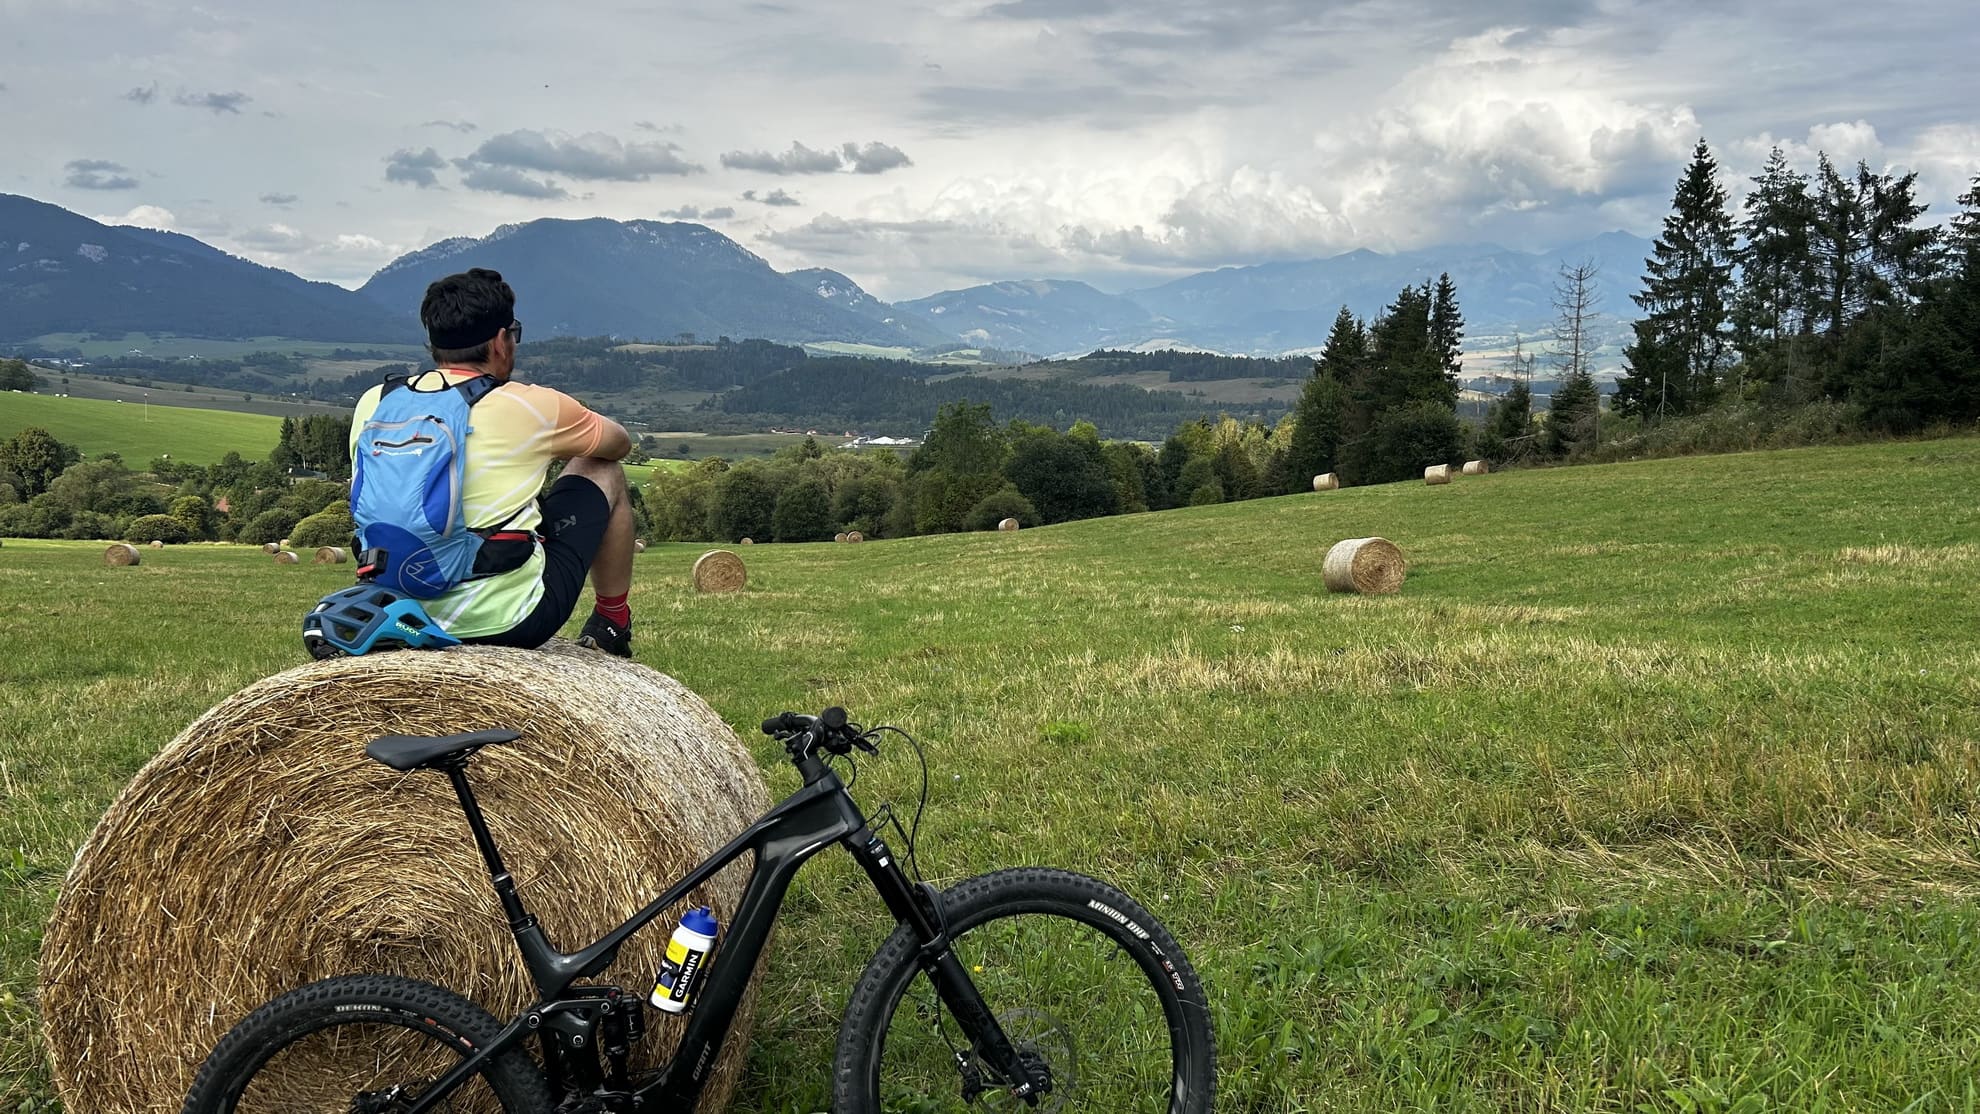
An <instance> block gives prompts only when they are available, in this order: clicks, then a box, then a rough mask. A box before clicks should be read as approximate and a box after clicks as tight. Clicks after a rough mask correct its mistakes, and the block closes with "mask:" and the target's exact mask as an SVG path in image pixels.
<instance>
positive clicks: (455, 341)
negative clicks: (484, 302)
mask: <svg viewBox="0 0 1980 1114" xmlns="http://www.w3.org/2000/svg"><path fill="white" fill-rule="evenodd" d="M514 319H515V317H514V311H513V310H506V309H490V310H489V311H487V312H486V313H483V314H482V315H481V316H480V317H477V318H475V319H474V320H472V321H469V322H468V323H467V324H465V325H457V326H455V327H454V328H451V329H428V330H426V339H427V340H428V341H430V342H431V343H432V345H433V347H435V348H438V349H441V350H442V351H453V352H458V351H460V350H461V349H463V348H474V347H477V346H479V345H483V344H486V343H488V342H489V341H491V340H494V339H495V334H496V333H499V332H501V331H502V330H503V329H506V328H508V327H509V322H510V321H513V320H514Z"/></svg>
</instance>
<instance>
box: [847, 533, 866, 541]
mask: <svg viewBox="0 0 1980 1114" xmlns="http://www.w3.org/2000/svg"><path fill="white" fill-rule="evenodd" d="M846 540H847V541H849V542H863V541H865V540H866V535H865V534H862V533H860V532H859V531H858V530H847V531H846Z"/></svg>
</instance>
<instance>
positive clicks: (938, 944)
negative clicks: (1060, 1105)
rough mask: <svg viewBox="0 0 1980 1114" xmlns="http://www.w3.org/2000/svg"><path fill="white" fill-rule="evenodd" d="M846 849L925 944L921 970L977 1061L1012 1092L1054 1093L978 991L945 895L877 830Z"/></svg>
mask: <svg viewBox="0 0 1980 1114" xmlns="http://www.w3.org/2000/svg"><path fill="white" fill-rule="evenodd" d="M845 844H846V848H847V849H848V850H850V851H851V852H852V854H853V858H855V859H857V860H859V865H860V867H861V868H862V869H864V870H865V871H866V876H867V877H868V878H869V879H871V880H872V882H873V886H874V888H875V889H877V890H879V891H880V898H881V900H883V901H885V902H886V903H887V909H888V911H889V912H891V913H893V914H894V919H895V920H897V921H899V922H900V923H902V924H904V925H907V926H909V927H910V928H912V929H913V930H914V933H915V935H916V937H917V938H919V939H920V940H921V955H920V961H921V970H922V973H923V974H925V975H927V976H928V981H929V982H930V983H933V984H934V986H935V993H936V994H937V995H938V996H939V997H940V998H941V999H942V1004H943V1005H944V1006H945V1007H947V1008H948V1011H949V1014H950V1016H952V1017H954V1018H955V1019H956V1024H957V1025H958V1026H959V1027H961V1029H962V1031H963V1035H964V1036H965V1037H966V1038H967V1039H968V1040H969V1043H970V1046H971V1048H972V1049H973V1050H974V1051H975V1053H976V1056H977V1059H978V1061H979V1062H980V1063H982V1064H983V1065H984V1066H985V1067H987V1068H989V1069H990V1070H991V1071H993V1072H995V1073H996V1074H997V1075H998V1076H999V1077H1000V1078H1001V1079H1003V1080H1004V1081H1005V1084H1006V1085H1007V1087H1008V1089H1009V1090H1010V1093H1011V1094H1012V1095H1013V1096H1015V1097H1017V1098H1021V1099H1024V1100H1025V1101H1026V1102H1028V1103H1033V1104H1035V1103H1036V1102H1037V1101H1038V1099H1037V1096H1038V1095H1040V1094H1043V1093H1045V1092H1047V1091H1049V1090H1051V1088H1052V1084H1051V1080H1050V1078H1049V1077H1047V1076H1043V1075H1034V1074H1033V1073H1032V1072H1031V1071H1030V1070H1029V1069H1028V1068H1027V1067H1026V1066H1025V1064H1024V1061H1023V1058H1022V1057H1020V1056H1019V1055H1018V1051H1017V1048H1016V1046H1014V1045H1012V1044H1011V1039H1010V1037H1009V1036H1008V1035H1006V1034H1005V1032H1004V1027H1003V1026H1002V1025H1001V1024H999V1023H998V1021H997V1015H996V1014H995V1013H994V1012H992V1011H991V1009H990V1006H989V1004H988V1003H986V1002H985V1001H984V1000H983V995H982V994H980V993H978V992H977V989H976V984H975V983H974V982H973V981H971V980H970V977H969V972H968V971H966V970H964V969H963V964H962V960H960V959H957V958H956V953H955V951H954V950H953V949H952V948H951V947H950V939H949V927H948V921H947V919H946V918H945V917H944V916H943V913H942V904H941V903H942V899H941V895H940V894H938V893H936V892H935V888H934V887H933V886H929V885H927V884H925V883H924V884H922V885H919V886H917V885H915V884H913V883H911V882H909V881H908V877H907V874H906V873H905V872H903V871H902V870H901V867H900V864H899V863H898V862H896V861H895V859H894V855H893V852H891V851H890V850H888V848H887V844H886V843H885V841H883V840H882V839H881V838H880V837H879V835H877V834H876V833H874V831H873V830H872V829H871V828H868V827H866V826H865V825H861V826H860V828H859V830H858V831H856V832H854V833H852V834H851V835H849V836H847V837H846V839H845Z"/></svg>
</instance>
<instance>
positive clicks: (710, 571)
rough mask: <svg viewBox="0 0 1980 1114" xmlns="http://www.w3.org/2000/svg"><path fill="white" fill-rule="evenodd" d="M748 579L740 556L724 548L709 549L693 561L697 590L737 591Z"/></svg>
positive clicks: (695, 588)
mask: <svg viewBox="0 0 1980 1114" xmlns="http://www.w3.org/2000/svg"><path fill="white" fill-rule="evenodd" d="M748 579H749V573H748V571H747V570H745V569H744V568H743V561H742V558H740V557H738V556H736V555H735V554H733V553H731V552H729V551H728V550H726V549H711V550H709V551H708V552H706V553H704V554H702V555H701V558H700V559H699V560H697V561H696V562H695V563H694V590H695V591H697V592H739V591H741V590H742V586H743V584H744V582H746V581H747V580H748Z"/></svg>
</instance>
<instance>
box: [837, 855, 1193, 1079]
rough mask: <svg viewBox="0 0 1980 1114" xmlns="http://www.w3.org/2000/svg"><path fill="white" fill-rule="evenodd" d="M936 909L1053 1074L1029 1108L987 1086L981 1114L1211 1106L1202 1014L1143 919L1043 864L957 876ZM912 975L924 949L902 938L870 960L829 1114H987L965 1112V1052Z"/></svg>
mask: <svg viewBox="0 0 1980 1114" xmlns="http://www.w3.org/2000/svg"><path fill="white" fill-rule="evenodd" d="M942 903H943V908H944V910H945V916H946V919H947V922H948V929H949V933H950V936H951V939H952V941H953V947H954V950H955V953H956V955H957V956H958V957H959V958H960V959H961V960H962V961H963V964H964V969H965V970H967V971H969V972H970V977H971V979H972V981H974V982H975V983H976V986H977V989H978V990H979V991H980V992H981V993H982V995H983V998H984V1000H985V1002H986V1003H987V1004H988V1006H989V1008H990V1010H991V1012H992V1013H993V1014H995V1015H997V1017H998V1020H999V1022H1000V1024H1002V1025H1003V1027H1004V1028H1005V1031H1006V1033H1007V1035H1008V1036H1009V1037H1010V1038H1011V1040H1012V1042H1013V1043H1014V1044H1015V1045H1017V1047H1018V1049H1019V1051H1020V1054H1021V1055H1024V1056H1027V1057H1035V1058H1037V1059H1039V1060H1042V1061H1043V1062H1044V1063H1045V1064H1046V1066H1047V1067H1048V1068H1049V1069H1050V1072H1051V1075H1052V1078H1053V1084H1054V1090H1053V1091H1052V1093H1050V1094H1047V1095H1045V1096H1043V1097H1042V1099H1041V1101H1040V1102H1039V1103H1038V1104H1037V1105H1036V1106H1028V1105H1026V1104H1024V1103H1022V1102H1020V1101H1018V1100H1015V1099H1012V1098H1011V1097H1010V1096H1009V1095H1008V1094H1007V1093H1004V1092H1001V1091H995V1090H990V1091H986V1092H985V1093H984V1094H983V1095H982V1096H981V1099H982V1107H987V1108H990V1109H998V1108H1007V1109H1014V1110H1027V1111H1040V1112H1049V1111H1064V1112H1067V1114H1074V1112H1087V1111H1092V1112H1104V1114H1141V1112H1144V1111H1146V1112H1158V1114H1208V1112H1209V1111H1210V1109H1211V1105H1212V1102H1213V1101H1214V1099H1215V1096H1216V1047H1215V1038H1214V1036H1213V1034H1212V1031H1211V1024H1210V1009H1209V1003H1208V1000H1207V998H1206V996H1205V994H1204V990H1203V984H1202V982H1201V981H1200V980H1199V979H1198V978H1197V975H1196V971H1195V969H1194V968H1192V967H1191V965H1190V963H1189V960H1188V958H1187V957H1186V956H1185V955H1184V954H1183V951H1182V948H1181V947H1180V946H1178V945H1177V943H1176V941H1175V937H1173V936H1172V935H1170V933H1169V931H1168V930H1167V929H1166V928H1164V927H1163V926H1162V925H1161V924H1160V923H1159V922H1157V921H1156V919H1155V918H1154V917H1153V916H1151V915H1150V914H1149V912H1148V910H1147V909H1145V908H1143V907H1142V906H1141V905H1140V904H1139V903H1137V902H1136V901H1135V900H1134V899H1133V898H1130V897H1128V896H1127V895H1126V894H1124V893H1122V892H1121V891H1120V890H1117V889H1115V888H1114V887H1112V886H1109V885H1107V884H1106V883H1103V882H1100V881H1097V880H1095V879H1092V878H1088V877H1086V876H1084V875H1080V874H1073V873H1070V872H1068V871H1063V870H1048V869H1042V868H1020V869H1015V870H1002V871H997V872H995V873H992V874H985V875H979V876H978V877H975V878H970V879H966V880H964V881H962V882H960V883H958V884H956V885H955V886H954V887H952V888H951V889H949V890H948V891H946V892H945V893H944V894H943V896H942ZM920 973H921V965H920V946H919V942H918V941H917V940H916V939H915V937H914V934H913V933H912V932H911V931H910V930H909V929H907V928H906V927H902V928H899V929H897V930H896V931H895V932H894V934H893V936H892V937H891V938H889V939H888V940H887V942H886V943H885V944H884V945H882V946H881V948H880V950H879V951H878V952H876V953H875V954H874V956H873V958H872V959H871V960H870V961H869V962H868V963H867V965H866V970H865V972H864V973H863V974H862V975H861V976H860V979H859V982H858V984H857V985H856V986H855V987H854V989H853V994H852V1000H851V1002H850V1003H849V1004H848V1005H847V1008H846V1014H845V1019H844V1022H843V1024H842V1025H841V1027H840V1030H839V1046H838V1053H837V1056H836V1057H835V1059H834V1062H833V1110H834V1114H937V1112H947V1111H958V1112H960V1111H971V1112H974V1111H976V1110H978V1109H980V1108H982V1107H978V1106H972V1105H969V1104H968V1103H967V1102H966V1101H965V1098H964V1095H963V1087H964V1084H963V1075H962V1071H961V1069H959V1068H958V1066H957V1064H956V1057H955V1051H956V1050H957V1049H961V1050H963V1051H967V1050H968V1041H967V1040H966V1039H965V1038H964V1037H963V1036H962V1034H961V1032H960V1030H959V1029H958V1028H957V1025H956V1022H955V1019H954V1018H952V1017H950V1016H948V1011H947V1010H946V1009H943V1008H940V1006H939V1004H937V1003H936V1001H935V992H934V988H933V986H932V984H930V983H929V981H928V980H927V979H926V978H916V976H917V975H919V974H920ZM904 1003H907V1008H906V1009H903V1004H904ZM1075 1028H1077V1029H1079V1030H1080V1031H1081V1033H1082V1034H1084V1035H1083V1036H1080V1037H1075V1036H1074V1033H1073V1030H1074V1029H1075ZM1148 1034H1153V1035H1148ZM1144 1044H1145V1046H1146V1047H1141V1046H1142V1045H1144ZM1082 1045H1084V1046H1085V1047H1082ZM1116 1059H1118V1061H1119V1062H1118V1063H1116ZM1102 1061H1104V1062H1102Z"/></svg>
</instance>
